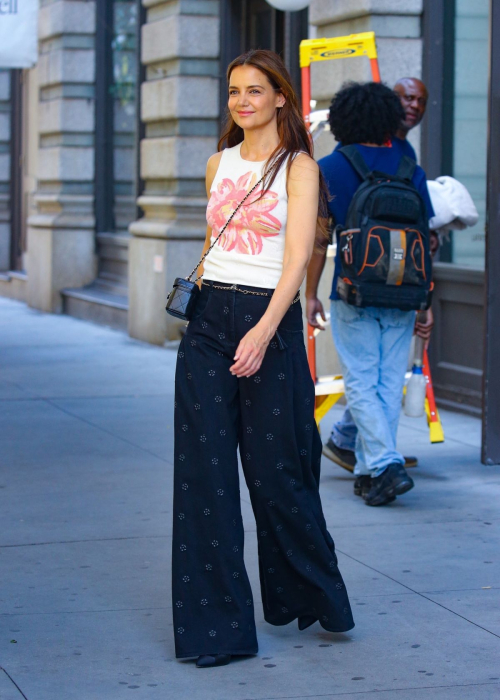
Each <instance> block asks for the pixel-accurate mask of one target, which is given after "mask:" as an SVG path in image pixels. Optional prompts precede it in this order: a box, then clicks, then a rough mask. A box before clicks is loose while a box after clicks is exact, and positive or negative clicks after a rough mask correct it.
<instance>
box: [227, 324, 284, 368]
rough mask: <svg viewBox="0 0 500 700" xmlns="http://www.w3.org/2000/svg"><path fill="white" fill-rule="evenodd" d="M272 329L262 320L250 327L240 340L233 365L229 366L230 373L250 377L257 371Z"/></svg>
mask: <svg viewBox="0 0 500 700" xmlns="http://www.w3.org/2000/svg"><path fill="white" fill-rule="evenodd" d="M273 335H274V331H273V329H272V328H271V327H270V326H267V325H266V324H265V323H262V321H259V323H257V325H256V326H254V327H253V328H251V329H250V330H249V331H248V333H247V334H246V335H244V336H243V338H242V339H241V340H240V343H239V345H238V349H237V350H236V355H235V356H234V359H235V360H236V361H235V363H234V365H232V366H231V367H230V368H229V371H230V372H231V374H233V375H235V376H236V377H238V378H239V377H251V376H252V374H255V373H256V372H258V371H259V369H260V366H261V365H262V361H263V359H264V355H265V354H266V350H267V346H268V345H269V343H270V341H271V338H272V337H273Z"/></svg>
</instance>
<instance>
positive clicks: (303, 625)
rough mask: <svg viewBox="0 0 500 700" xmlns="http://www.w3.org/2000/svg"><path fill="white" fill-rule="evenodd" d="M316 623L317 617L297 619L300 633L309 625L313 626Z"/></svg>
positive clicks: (304, 616)
mask: <svg viewBox="0 0 500 700" xmlns="http://www.w3.org/2000/svg"><path fill="white" fill-rule="evenodd" d="M317 621H318V618H317V617H313V616H312V615H302V616H301V617H299V620H298V622H299V630H300V631H301V632H302V630H306V629H307V628H308V627H310V626H311V625H314V623H315V622H317Z"/></svg>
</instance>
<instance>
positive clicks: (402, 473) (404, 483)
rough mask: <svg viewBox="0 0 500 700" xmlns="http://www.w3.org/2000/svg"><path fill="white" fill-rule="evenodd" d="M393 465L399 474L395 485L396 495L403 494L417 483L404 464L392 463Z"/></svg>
mask: <svg viewBox="0 0 500 700" xmlns="http://www.w3.org/2000/svg"><path fill="white" fill-rule="evenodd" d="M391 467H396V469H397V474H398V476H397V479H396V483H395V486H394V490H395V493H396V496H402V495H403V494H404V493H406V492H407V491H410V489H412V488H413V487H414V486H415V483H414V481H413V479H412V478H411V476H410V475H409V474H408V472H407V471H406V469H405V468H404V466H403V465H402V464H391Z"/></svg>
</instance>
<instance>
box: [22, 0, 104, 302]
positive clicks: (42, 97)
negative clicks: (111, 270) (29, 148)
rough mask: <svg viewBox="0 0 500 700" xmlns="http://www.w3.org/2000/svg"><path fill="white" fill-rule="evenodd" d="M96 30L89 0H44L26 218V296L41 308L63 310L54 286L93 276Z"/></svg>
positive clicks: (85, 281) (58, 288)
mask: <svg viewBox="0 0 500 700" xmlns="http://www.w3.org/2000/svg"><path fill="white" fill-rule="evenodd" d="M94 34H95V2H93V1H92V0H56V1H55V2H49V1H47V0H42V2H41V7H40V18H39V40H40V49H39V51H40V54H39V61H38V81H39V104H38V113H39V121H38V140H39V153H38V173H37V174H38V187H37V192H36V195H35V203H36V207H37V213H36V214H34V215H33V216H31V217H30V218H29V220H28V269H27V272H28V282H27V283H28V294H27V296H28V303H29V304H30V305H31V306H33V307H35V308H39V309H42V310H44V311H53V312H59V311H61V309H62V300H61V294H60V291H61V290H62V289H64V288H65V287H68V286H72V287H77V286H81V285H84V284H88V283H89V282H91V281H92V280H93V279H94V277H95V270H96V266H95V241H94V211H93V202H94V185H93V181H94V121H95V119H94V109H95V105H94V80H95V48H94ZM35 136H36V135H35Z"/></svg>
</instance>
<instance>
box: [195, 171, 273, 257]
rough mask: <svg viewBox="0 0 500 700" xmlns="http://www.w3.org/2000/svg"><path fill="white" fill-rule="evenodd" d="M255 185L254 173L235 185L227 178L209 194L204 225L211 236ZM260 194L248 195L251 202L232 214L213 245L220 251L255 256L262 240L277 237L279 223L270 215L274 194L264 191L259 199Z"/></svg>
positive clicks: (250, 173) (218, 229) (258, 192)
mask: <svg viewBox="0 0 500 700" xmlns="http://www.w3.org/2000/svg"><path fill="white" fill-rule="evenodd" d="M256 182H257V175H256V173H253V172H251V171H250V172H248V173H245V175H242V176H241V177H240V178H238V180H237V181H236V184H235V183H234V182H233V181H232V180H230V179H229V178H224V179H223V180H221V181H220V182H219V183H218V185H217V189H216V190H213V191H212V193H211V196H210V200H209V202H208V208H207V221H208V224H209V226H210V227H211V228H212V231H213V235H214V236H216V235H217V234H218V232H219V231H220V230H221V229H222V228H223V226H224V224H225V223H226V221H227V220H228V219H229V217H230V216H231V214H232V213H233V211H234V210H235V209H236V207H237V206H238V204H239V202H241V200H242V199H243V198H244V197H245V195H246V194H247V193H248V192H249V190H251V189H252V187H253V186H254V185H255V183H256ZM261 193H262V186H260V187H259V188H257V190H256V191H255V193H254V194H253V195H252V201H247V202H245V204H244V205H243V206H242V207H240V209H239V210H238V211H237V212H236V214H235V216H234V217H233V219H232V221H231V223H230V224H229V226H228V227H227V228H226V230H225V231H224V233H223V234H222V236H221V237H220V239H219V241H218V243H217V245H218V246H220V247H221V248H222V250H225V251H234V252H235V253H242V254H243V255H259V254H260V253H261V252H262V245H263V240H264V238H266V237H268V236H277V235H278V233H279V232H280V230H281V221H280V220H279V219H277V218H276V217H274V216H273V215H272V214H271V213H270V212H271V211H272V210H273V209H274V208H275V207H276V206H277V204H278V194H277V193H276V192H272V191H271V190H267V191H266V192H264V194H263V196H262V197H261V196H260V195H261ZM254 195H255V196H254Z"/></svg>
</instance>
